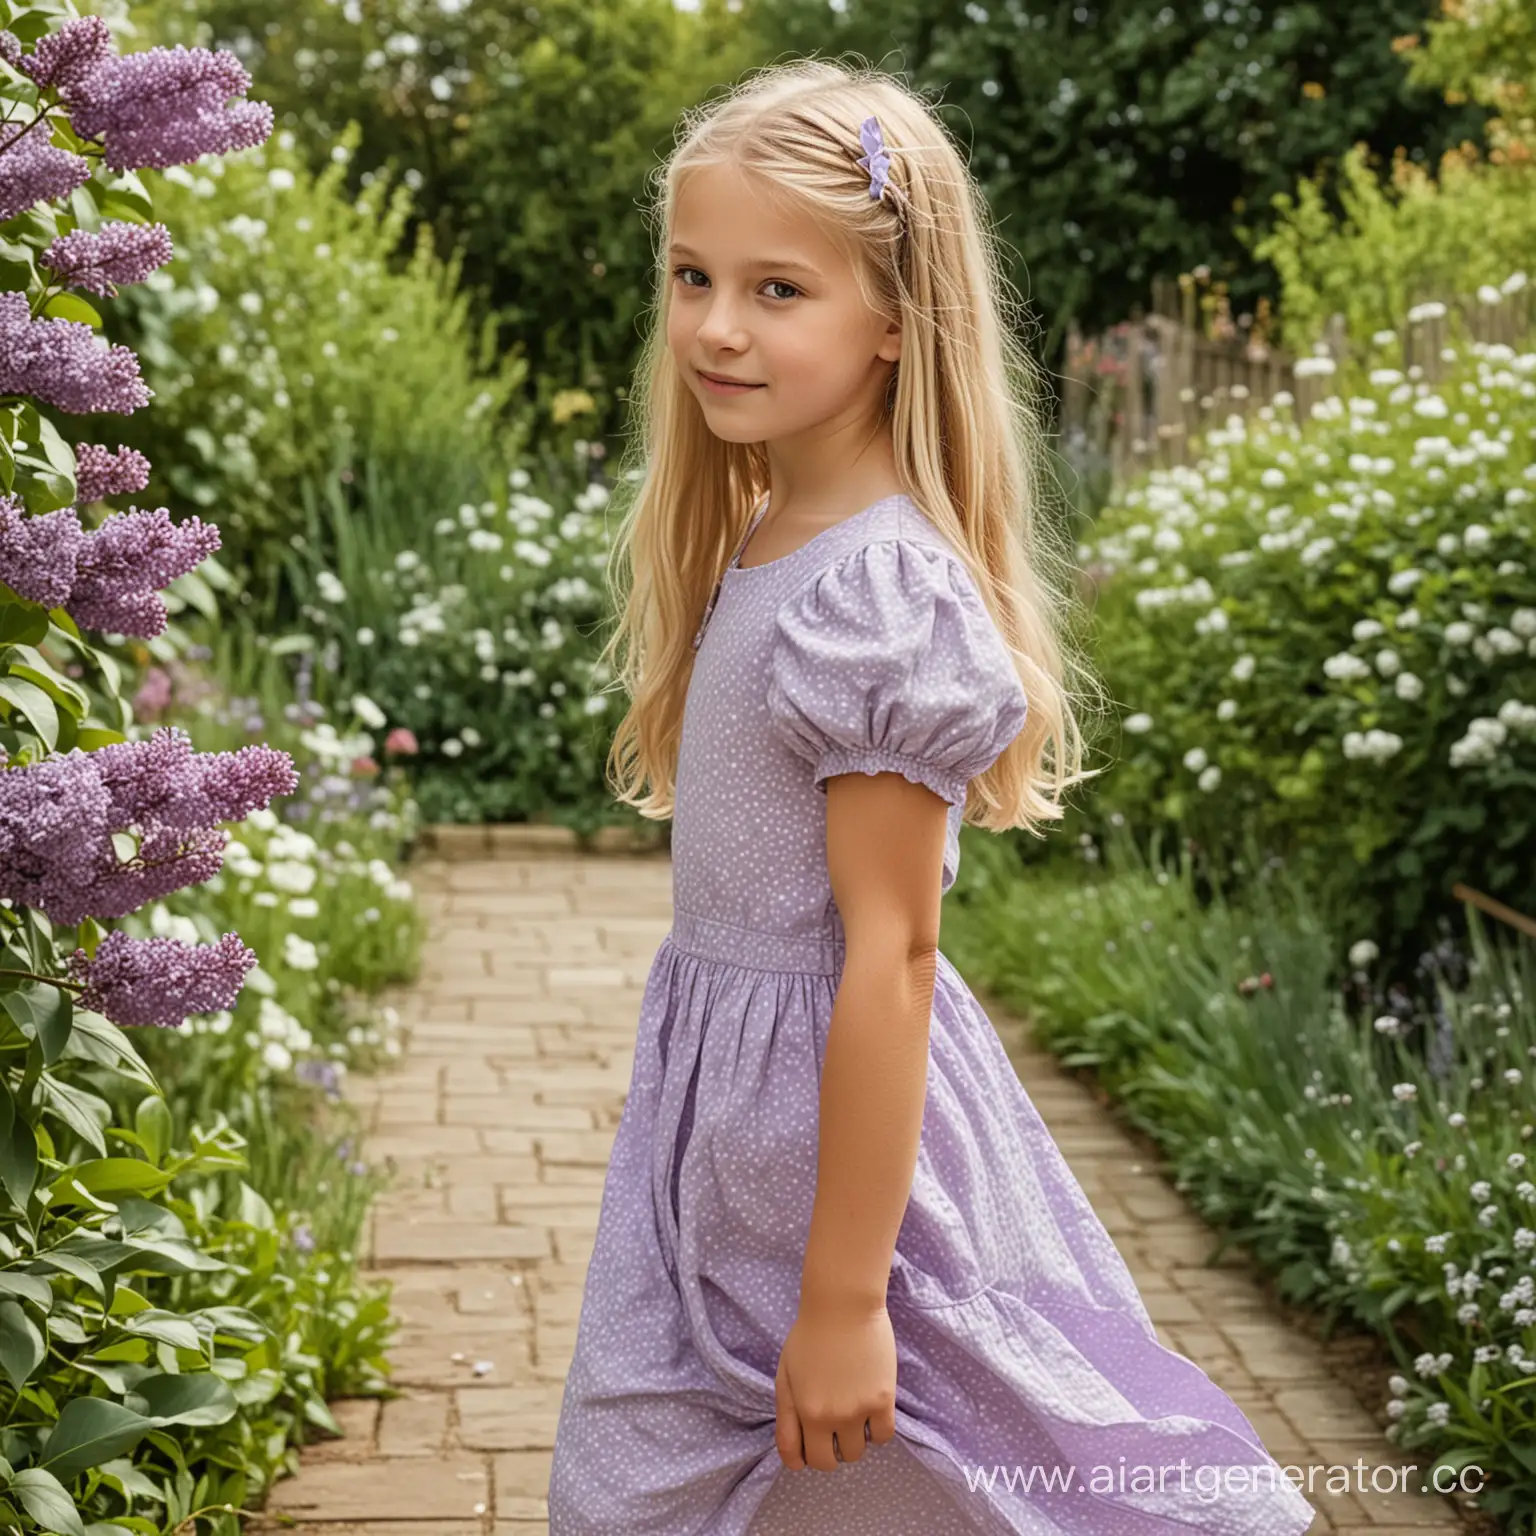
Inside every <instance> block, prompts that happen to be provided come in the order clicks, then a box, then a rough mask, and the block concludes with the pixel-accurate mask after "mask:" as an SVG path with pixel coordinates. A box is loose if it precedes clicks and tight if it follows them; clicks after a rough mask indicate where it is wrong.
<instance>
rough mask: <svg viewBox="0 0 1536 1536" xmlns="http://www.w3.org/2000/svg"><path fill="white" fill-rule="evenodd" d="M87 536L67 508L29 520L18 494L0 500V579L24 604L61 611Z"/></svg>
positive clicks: (77, 518) (71, 511)
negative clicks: (40, 605)
mask: <svg viewBox="0 0 1536 1536" xmlns="http://www.w3.org/2000/svg"><path fill="white" fill-rule="evenodd" d="M88 537H89V535H88V534H87V533H86V532H85V530H84V529H82V528H81V526H80V516H79V514H78V513H77V512H76V511H75V509H74V508H73V507H59V508H58V509H57V510H55V511H53V512H47V513H45V514H44V515H43V516H42V517H29V516H28V515H27V511H26V508H25V506H24V505H23V504H22V500H21V498H20V497H19V496H14V495H6V496H0V581H4V582H6V583H7V584H8V585H9V586H10V587H11V588H12V589H13V590H14V591H15V592H16V594H17V595H18V596H19V597H24V598H25V599H26V600H27V601H28V602H29V603H41V604H42V605H43V607H45V608H59V607H62V606H63V604H64V603H65V602H66V601H67V600H68V598H69V594H70V593H71V592H72V591H73V590H74V586H75V573H76V570H77V569H78V566H79V561H80V551H81V550H82V549H84V548H85V544H86V540H87V538H88Z"/></svg>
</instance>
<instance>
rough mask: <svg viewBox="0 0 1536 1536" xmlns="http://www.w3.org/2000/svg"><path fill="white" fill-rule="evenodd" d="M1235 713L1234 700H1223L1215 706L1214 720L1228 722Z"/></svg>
mask: <svg viewBox="0 0 1536 1536" xmlns="http://www.w3.org/2000/svg"><path fill="white" fill-rule="evenodd" d="M1236 713H1237V700H1236V699H1223V700H1222V701H1221V703H1220V704H1218V705H1217V706H1216V718H1217V719H1218V720H1230V719H1231V718H1232V717H1233V716H1234V715H1235V714H1236Z"/></svg>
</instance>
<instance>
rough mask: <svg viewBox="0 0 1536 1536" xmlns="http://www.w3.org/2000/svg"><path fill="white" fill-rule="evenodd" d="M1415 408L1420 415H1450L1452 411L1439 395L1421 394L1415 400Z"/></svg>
mask: <svg viewBox="0 0 1536 1536" xmlns="http://www.w3.org/2000/svg"><path fill="white" fill-rule="evenodd" d="M1413 408H1414V410H1415V411H1416V412H1417V413H1418V414H1419V415H1420V416H1435V417H1440V416H1449V415H1450V412H1451V408H1450V406H1448V405H1447V404H1446V403H1445V401H1444V400H1442V399H1441V398H1440V396H1439V395H1421V396H1420V397H1419V399H1417V400H1415V401H1414V402H1413Z"/></svg>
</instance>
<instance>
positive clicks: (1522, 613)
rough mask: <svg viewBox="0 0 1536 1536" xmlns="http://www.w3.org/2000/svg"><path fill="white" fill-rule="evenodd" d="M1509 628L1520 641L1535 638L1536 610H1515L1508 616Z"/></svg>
mask: <svg viewBox="0 0 1536 1536" xmlns="http://www.w3.org/2000/svg"><path fill="white" fill-rule="evenodd" d="M1509 627H1510V628H1511V629H1512V630H1514V632H1515V633H1516V634H1517V635H1519V636H1520V637H1521V638H1522V639H1525V640H1529V639H1531V637H1532V636H1536V608H1516V609H1515V611H1514V612H1513V613H1512V614H1511V615H1510V616H1509Z"/></svg>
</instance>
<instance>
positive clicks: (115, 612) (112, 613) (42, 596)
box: [0, 495, 220, 640]
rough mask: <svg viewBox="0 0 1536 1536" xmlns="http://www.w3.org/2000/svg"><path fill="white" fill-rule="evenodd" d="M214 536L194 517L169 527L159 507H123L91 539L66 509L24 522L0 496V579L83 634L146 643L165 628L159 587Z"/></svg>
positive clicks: (211, 544) (213, 543)
mask: <svg viewBox="0 0 1536 1536" xmlns="http://www.w3.org/2000/svg"><path fill="white" fill-rule="evenodd" d="M219 542H220V540H219V530H218V527H217V525H215V524H213V523H205V522H203V521H202V520H201V519H200V518H198V517H195V516H194V517H189V518H188V519H187V520H186V522H184V523H181V524H175V523H172V522H171V515H170V513H169V511H167V510H166V508H164V507H157V508H156V509H155V510H154V511H153V512H146V511H141V510H139V509H138V508H136V507H131V508H129V510H128V511H127V512H122V513H119V514H118V515H117V516H115V517H109V518H108V519H107V520H106V522H105V523H103V524H102V525H101V527H100V528H98V529H96V531H95V532H94V533H88V532H86V531H85V529H83V528H82V527H81V526H80V515H79V513H77V512H76V511H75V509H74V508H73V507H59V508H57V509H56V510H55V511H52V512H48V513H45V514H44V515H43V516H42V517H30V516H28V515H27V513H26V511H25V509H24V508H23V506H22V504H21V501H20V499H19V498H18V497H16V496H14V495H7V496H0V581H5V582H7V583H8V584H9V585H10V586H11V588H12V589H13V590H14V591H15V592H16V594H17V595H18V596H19V597H24V598H26V599H27V601H28V602H33V603H41V604H42V605H43V606H44V607H46V608H60V607H64V608H68V609H69V612H70V616H71V617H72V618H73V619H74V620H75V622H76V623H77V624H79V625H81V626H82V627H83V628H86V629H101V630H109V631H111V632H113V633H116V634H123V635H138V636H140V637H141V638H143V639H148V640H152V639H153V638H154V637H155V636H156V635H158V634H159V633H160V632H161V631H162V630H163V629H164V628H165V625H166V608H165V601H164V599H163V598H161V597H160V595H159V592H160V588H162V587H164V586H166V585H167V584H168V583H169V582H172V581H174V580H175V579H176V578H177V577H178V576H181V575H183V574H185V573H186V572H187V571H190V570H192V569H194V568H195V567H196V566H198V565H200V564H201V563H202V562H203V561H204V560H206V559H207V558H208V556H209V555H211V554H212V553H213V552H214V550H216V549H217V548H218V547H219Z"/></svg>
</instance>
